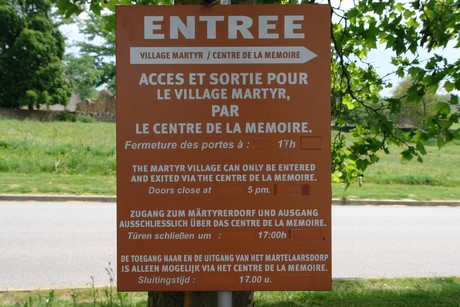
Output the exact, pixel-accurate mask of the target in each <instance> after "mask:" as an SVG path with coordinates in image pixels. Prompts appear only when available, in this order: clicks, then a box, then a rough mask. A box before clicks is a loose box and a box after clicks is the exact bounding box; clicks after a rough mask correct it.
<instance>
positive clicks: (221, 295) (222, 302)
mask: <svg viewBox="0 0 460 307" xmlns="http://www.w3.org/2000/svg"><path fill="white" fill-rule="evenodd" d="M232 303H233V302H232V291H219V292H218V293H217V304H218V306H219V307H232Z"/></svg>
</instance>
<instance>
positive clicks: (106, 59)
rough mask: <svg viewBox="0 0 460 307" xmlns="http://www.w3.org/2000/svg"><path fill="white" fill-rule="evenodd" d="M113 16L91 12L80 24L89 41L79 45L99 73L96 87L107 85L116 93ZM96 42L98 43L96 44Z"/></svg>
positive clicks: (81, 51)
mask: <svg viewBox="0 0 460 307" xmlns="http://www.w3.org/2000/svg"><path fill="white" fill-rule="evenodd" d="M112 21H113V16H102V15H98V14H96V13H94V12H89V14H88V18H86V19H83V20H82V21H80V22H79V28H80V31H81V32H82V33H83V34H84V35H85V36H86V38H87V41H82V42H79V43H77V46H78V47H80V54H82V59H81V61H83V58H88V57H91V58H92V59H93V60H94V61H93V65H92V66H93V70H94V71H97V72H98V76H99V77H98V79H97V80H95V86H96V87H97V86H100V85H104V84H105V85H106V86H107V88H108V89H109V90H110V91H111V92H112V93H115V52H114V51H115V32H114V31H113V28H112V26H111V24H110V23H111V22H112ZM95 41H97V42H96V43H95Z"/></svg>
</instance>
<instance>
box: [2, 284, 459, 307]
mask: <svg viewBox="0 0 460 307" xmlns="http://www.w3.org/2000/svg"><path fill="white" fill-rule="evenodd" d="M0 305H1V306H30V307H32V306H146V305H147V293H146V292H129V293H128V292H117V291H116V289H115V288H114V287H107V288H94V287H89V288H86V289H62V290H52V291H27V292H12V291H10V292H0ZM459 305H460V278H459V277H450V278H405V279H369V280H367V279H353V280H334V281H333V284H332V291H327V292H313V291H306V292H305V291H276V292H255V306H260V307H287V306H290V307H300V306H427V307H428V306H430V307H431V306H459Z"/></svg>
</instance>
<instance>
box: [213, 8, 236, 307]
mask: <svg viewBox="0 0 460 307" xmlns="http://www.w3.org/2000/svg"><path fill="white" fill-rule="evenodd" d="M220 4H223V5H230V4H232V0H220ZM232 300H233V298H232V291H219V292H218V293H217V304H218V307H232V304H233V302H232Z"/></svg>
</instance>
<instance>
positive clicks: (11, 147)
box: [0, 119, 460, 200]
mask: <svg viewBox="0 0 460 307" xmlns="http://www.w3.org/2000/svg"><path fill="white" fill-rule="evenodd" d="M0 132H1V133H0V193H7V194H16V193H30V194H42V193H46V194H75V195H82V194H93V195H115V194H116V187H115V174H116V161H115V124H114V123H81V122H37V121H18V120H7V119H0ZM427 151H428V155H427V156H426V157H425V162H424V163H418V162H415V161H412V162H407V163H403V162H401V159H400V156H399V153H398V148H393V150H392V152H391V154H389V155H382V156H381V160H380V161H379V163H378V164H377V165H374V166H371V167H370V168H369V170H368V171H367V172H366V173H365V176H364V179H363V181H364V185H363V186H362V187H358V185H357V184H356V185H352V186H351V187H349V188H348V189H347V190H345V189H344V187H343V186H342V185H341V184H334V185H333V197H335V198H342V199H353V198H371V199H385V198H388V199H417V200H430V199H439V200H452V199H455V200H458V199H460V163H458V161H459V157H460V143H459V142H454V143H452V144H449V145H447V146H445V147H444V148H443V149H441V150H438V149H437V147H436V146H435V145H434V144H433V145H430V146H427Z"/></svg>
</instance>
